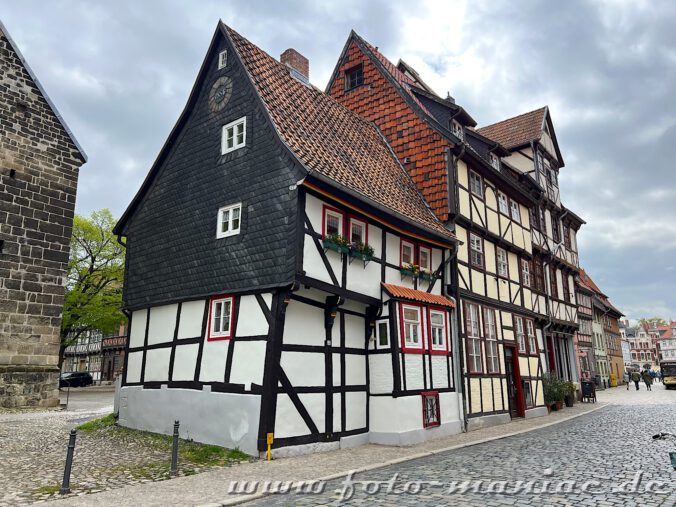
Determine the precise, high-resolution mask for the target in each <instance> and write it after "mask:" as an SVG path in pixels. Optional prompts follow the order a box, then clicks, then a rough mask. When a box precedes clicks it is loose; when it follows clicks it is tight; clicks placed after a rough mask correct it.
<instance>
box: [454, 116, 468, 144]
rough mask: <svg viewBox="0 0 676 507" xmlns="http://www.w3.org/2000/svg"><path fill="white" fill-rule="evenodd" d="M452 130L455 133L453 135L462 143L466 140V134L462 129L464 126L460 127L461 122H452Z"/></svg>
mask: <svg viewBox="0 0 676 507" xmlns="http://www.w3.org/2000/svg"><path fill="white" fill-rule="evenodd" d="M451 130H452V131H453V134H455V136H456V137H457V138H458V139H460V140H461V141H462V140H463V139H464V138H465V132H464V131H463V129H462V125H460V123H459V122H457V121H455V120H453V121H452V122H451Z"/></svg>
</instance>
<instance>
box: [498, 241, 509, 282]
mask: <svg viewBox="0 0 676 507" xmlns="http://www.w3.org/2000/svg"><path fill="white" fill-rule="evenodd" d="M497 257H498V276H502V277H504V278H509V262H508V261H507V251H506V250H505V249H504V248H500V247H498V255H497Z"/></svg>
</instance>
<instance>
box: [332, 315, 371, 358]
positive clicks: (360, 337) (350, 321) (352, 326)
mask: <svg viewBox="0 0 676 507" xmlns="http://www.w3.org/2000/svg"><path fill="white" fill-rule="evenodd" d="M361 311H364V309H363V308H362V309H361ZM337 330H338V328H337V327H336V325H335V324H334V326H333V331H334V336H335V334H336V331H337ZM339 336H340V335H339ZM345 346H346V347H352V348H357V349H364V348H366V331H365V323H364V319H363V318H361V317H357V316H356V315H349V314H345Z"/></svg>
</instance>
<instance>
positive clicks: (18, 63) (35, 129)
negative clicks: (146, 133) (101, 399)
mask: <svg viewBox="0 0 676 507" xmlns="http://www.w3.org/2000/svg"><path fill="white" fill-rule="evenodd" d="M84 162H86V155H85V153H84V151H83V150H82V148H81V147H80V146H79V145H78V143H77V141H76V140H75V137H73V134H72V133H71V132H70V130H69V129H68V126H67V125H66V123H65V122H64V121H63V118H61V116H60V115H59V113H58V111H57V109H56V107H55V106H54V104H53V103H52V102H51V100H50V98H49V96H48V95H47V93H46V92H45V90H44V89H43V87H42V86H41V85H40V83H39V81H38V80H37V78H36V76H35V74H34V73H33V71H32V70H31V68H30V67H29V65H28V63H27V62H26V60H25V59H24V58H23V56H22V55H21V53H20V51H19V49H18V47H17V46H16V44H15V43H14V41H13V40H12V39H11V37H10V35H9V33H8V32H7V30H6V29H5V27H4V25H3V24H2V23H1V22H0V406H4V407H14V406H22V405H36V406H53V405H56V404H58V391H57V379H58V376H59V369H58V366H57V364H58V359H59V332H60V328H61V315H62V307H63V298H64V285H65V276H66V267H67V263H68V254H69V249H70V236H71V230H72V225H73V214H74V210H75V194H76V189H77V179H78V173H79V169H80V166H81V165H82V164H83V163H84Z"/></svg>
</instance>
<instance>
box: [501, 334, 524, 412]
mask: <svg viewBox="0 0 676 507" xmlns="http://www.w3.org/2000/svg"><path fill="white" fill-rule="evenodd" d="M505 372H506V373H507V396H508V401H509V414H510V415H511V416H512V417H524V416H525V415H526V408H525V404H524V401H523V386H522V385H521V373H520V372H519V355H518V353H517V352H516V347H515V346H505Z"/></svg>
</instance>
